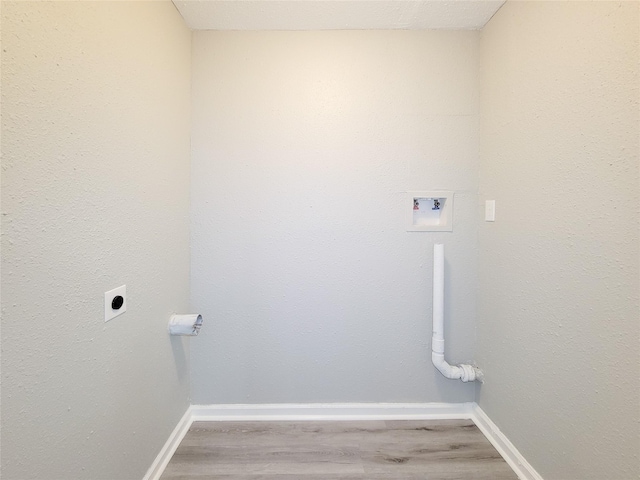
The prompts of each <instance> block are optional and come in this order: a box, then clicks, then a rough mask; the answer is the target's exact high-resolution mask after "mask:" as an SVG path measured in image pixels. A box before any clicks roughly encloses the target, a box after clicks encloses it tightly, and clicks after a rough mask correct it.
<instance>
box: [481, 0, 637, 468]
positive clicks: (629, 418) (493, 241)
mask: <svg viewBox="0 0 640 480" xmlns="http://www.w3.org/2000/svg"><path fill="white" fill-rule="evenodd" d="M639 13H640V12H639V11H638V3H637V2H622V3H618V2H566V3H565V2H507V4H506V5H505V6H504V7H503V8H502V9H501V10H500V11H499V12H498V13H497V15H496V16H495V17H494V18H493V19H492V20H491V21H490V22H489V24H488V25H487V26H486V27H485V29H484V31H483V32H482V40H481V50H482V54H481V58H482V62H481V71H482V76H481V78H482V80H481V85H482V87H481V91H482V95H481V96H482V102H481V105H482V106H481V112H482V116H481V125H482V128H481V145H482V147H481V152H482V153H481V170H480V171H481V177H480V178H481V181H480V183H481V184H480V191H481V200H482V201H483V200H484V199H496V201H497V217H496V222H495V223H483V224H482V225H481V227H480V237H479V238H480V245H479V248H480V252H479V258H480V262H479V278H480V282H479V291H478V305H479V308H478V317H479V320H478V345H477V351H478V360H479V362H480V365H481V367H483V369H484V371H485V374H486V383H485V384H484V385H483V386H482V387H481V388H480V389H479V391H478V399H479V403H480V406H481V407H482V408H483V409H484V410H485V411H486V412H487V414H488V415H489V416H490V417H491V418H492V420H494V421H495V422H496V423H497V424H498V426H499V427H500V428H501V429H502V430H503V431H504V433H505V434H506V435H507V436H508V437H509V439H510V440H511V441H512V442H513V443H514V444H515V445H516V447H517V448H518V449H520V451H521V452H522V453H523V454H524V455H525V457H526V458H527V459H528V460H529V461H530V462H531V463H532V464H533V466H534V467H535V468H536V469H537V470H538V471H539V472H540V473H541V474H542V476H543V477H544V478H545V480H554V479H562V480H572V479H575V480H587V479H594V480H595V479H603V478H609V479H616V480H631V479H637V478H638V477H639V476H640V460H639V459H638V454H639V452H640V443H639V431H640V425H639V420H640V419H639V410H638V405H640V357H639V351H640V350H639V349H638V339H639V333H640V332H639V327H640V321H639V311H640V310H639V306H638V292H639V285H638V278H639V259H638V231H639V225H638V218H639V217H638V207H639V205H640V199H639V198H638V180H639V179H638V163H639V159H638V148H639V145H638V132H639V131H640V124H639V119H638V115H639V104H638V86H639V78H638V60H639V52H638V38H639V31H638V23H639V22H638V19H639Z"/></svg>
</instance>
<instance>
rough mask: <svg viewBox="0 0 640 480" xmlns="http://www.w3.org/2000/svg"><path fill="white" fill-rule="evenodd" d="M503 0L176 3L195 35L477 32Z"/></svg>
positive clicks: (177, 0)
mask: <svg viewBox="0 0 640 480" xmlns="http://www.w3.org/2000/svg"><path fill="white" fill-rule="evenodd" d="M504 2H505V0H173V3H174V4H175V6H176V8H177V9H178V11H179V12H180V14H181V15H182V17H183V18H184V20H185V22H186V24H187V25H188V26H189V28H191V29H192V30H430V29H447V30H477V29H481V28H482V27H483V26H484V25H485V24H486V23H487V22H488V21H489V20H490V19H491V17H492V16H493V15H494V14H495V13H496V12H497V11H498V9H499V8H500V7H501V6H502V5H503V4H504Z"/></svg>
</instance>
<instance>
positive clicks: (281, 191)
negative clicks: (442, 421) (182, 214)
mask: <svg viewBox="0 0 640 480" xmlns="http://www.w3.org/2000/svg"><path fill="white" fill-rule="evenodd" d="M477 60H478V33H477V32H444V31H438V32H436V31H433V32H399V31H397V32H388V31H376V32H372V31H369V32H363V31H361V32H336V31H334V32H286V33H284V32H261V33H258V32H253V33H252V32H196V33H195V34H194V38H193V59H192V62H193V63H192V65H193V74H192V75H193V107H192V108H193V116H192V122H193V129H192V192H191V205H192V217H191V218H192V224H191V229H192V236H191V239H192V264H191V265H192V267H191V268H192V277H191V281H192V293H191V301H192V306H193V308H194V310H197V311H199V312H200V313H202V314H203V315H204V317H205V319H206V320H205V323H206V325H205V328H203V330H202V333H201V335H200V337H198V339H197V340H196V341H194V342H193V343H192V358H193V363H192V365H193V368H192V385H193V388H192V392H193V402H194V403H226V402H229V403H269V402H410V401H449V402H464V401H469V400H472V399H473V396H474V391H473V387H472V386H470V385H464V384H462V383H461V382H452V381H450V380H446V379H445V378H444V377H442V376H441V375H440V374H439V373H438V372H437V371H436V370H435V369H434V368H433V366H432V365H431V363H430V335H431V317H430V315H431V298H430V297H431V275H432V270H431V269H432V245H433V243H434V242H443V243H445V244H446V254H447V273H448V280H447V287H448V292H447V302H448V306H449V307H450V308H449V309H448V310H447V314H446V315H447V321H448V322H449V323H448V324H447V325H448V326H449V327H448V330H447V334H448V341H449V347H448V348H449V350H448V355H449V358H450V359H451V361H454V362H455V361H465V360H471V359H473V357H474V351H473V345H474V341H475V339H474V330H473V327H474V322H475V318H474V312H475V285H476V268H475V258H476V250H475V248H476V243H477V236H476V222H475V215H476V213H477V197H476V192H477V162H478V158H477V152H478V98H477V92H478V83H477V68H478V64H477ZM425 189H427V190H428V189H451V190H454V191H455V192H456V197H455V213H454V223H455V224H454V231H453V233H407V232H406V231H405V217H404V210H403V209H404V205H405V203H404V202H405V194H404V192H405V191H407V190H409V191H411V190H425Z"/></svg>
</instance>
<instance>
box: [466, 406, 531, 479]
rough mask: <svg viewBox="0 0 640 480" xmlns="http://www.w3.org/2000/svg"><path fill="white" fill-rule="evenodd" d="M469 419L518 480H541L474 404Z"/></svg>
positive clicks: (482, 411) (513, 446)
mask: <svg viewBox="0 0 640 480" xmlns="http://www.w3.org/2000/svg"><path fill="white" fill-rule="evenodd" d="M471 419H472V420H473V422H474V423H475V424H476V426H477V427H478V428H479V429H480V431H481V432H482V433H483V434H484V436H485V437H486V438H487V440H489V441H490V442H491V445H493V446H494V447H495V449H496V450H497V451H498V453H499V454H500V455H501V456H502V458H504V459H505V461H506V462H507V464H509V466H510V467H511V469H512V470H513V471H514V472H515V473H516V475H518V478H519V479H520V480H543V478H542V477H541V476H540V474H539V473H538V472H536V470H535V469H534V468H533V467H532V466H531V464H530V463H529V462H527V460H526V459H525V458H524V457H523V456H522V454H521V453H520V452H519V451H518V449H517V448H516V447H515V445H513V443H511V442H510V441H509V439H508V438H507V437H506V436H505V434H504V433H502V432H501V431H500V429H499V428H498V426H497V425H496V424H495V423H493V421H492V420H491V419H490V418H489V417H488V416H487V414H486V413H484V410H482V408H480V407H479V406H478V405H477V404H475V403H474V406H473V409H472V415H471Z"/></svg>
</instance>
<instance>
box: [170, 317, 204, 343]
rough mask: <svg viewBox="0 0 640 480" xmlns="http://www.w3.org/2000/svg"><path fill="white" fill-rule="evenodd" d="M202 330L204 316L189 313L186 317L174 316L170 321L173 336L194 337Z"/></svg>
mask: <svg viewBox="0 0 640 480" xmlns="http://www.w3.org/2000/svg"><path fill="white" fill-rule="evenodd" d="M200 328H202V315H200V314H198V313H188V314H184V315H172V316H171V319H170V320H169V333H170V334H171V335H187V336H190V337H194V336H196V335H198V333H200Z"/></svg>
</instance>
